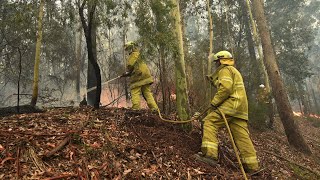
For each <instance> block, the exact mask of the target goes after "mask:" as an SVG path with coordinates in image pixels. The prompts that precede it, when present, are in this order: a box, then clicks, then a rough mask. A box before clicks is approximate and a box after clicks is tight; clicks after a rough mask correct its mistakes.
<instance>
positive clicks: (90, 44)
mask: <svg viewBox="0 0 320 180" xmlns="http://www.w3.org/2000/svg"><path fill="white" fill-rule="evenodd" d="M86 4H87V0H84V1H83V2H82V4H81V5H80V4H78V6H79V15H80V19H81V23H82V27H83V31H84V35H85V37H86V43H87V49H88V60H89V63H88V82H87V88H88V89H89V85H90V88H92V87H94V86H92V85H93V84H94V83H95V84H96V88H95V89H93V90H92V91H88V92H87V96H88V98H87V100H88V104H89V105H92V104H93V106H94V108H99V106H100V98H101V71H100V67H99V65H98V62H97V52H96V44H95V42H96V41H95V38H96V34H95V31H96V29H95V28H96V27H94V26H96V25H95V24H94V21H95V17H94V14H95V10H96V5H97V1H96V0H94V1H89V2H88V5H87V6H88V18H87V21H88V22H86V20H85V17H84V12H83V11H84V6H85V5H86ZM91 67H92V68H93V70H94V76H95V77H92V74H91V73H89V72H90V68H91ZM92 96H93V97H95V99H94V102H93V103H92V101H90V102H89V97H92ZM90 103H91V104H90Z"/></svg>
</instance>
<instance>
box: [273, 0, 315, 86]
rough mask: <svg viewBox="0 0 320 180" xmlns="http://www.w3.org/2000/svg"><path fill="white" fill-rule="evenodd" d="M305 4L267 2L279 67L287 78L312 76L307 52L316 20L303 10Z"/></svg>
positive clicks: (301, 78)
mask: <svg viewBox="0 0 320 180" xmlns="http://www.w3.org/2000/svg"><path fill="white" fill-rule="evenodd" d="M305 7H306V2H305V1H304V0H294V2H293V1H274V0H268V1H267V12H268V13H269V16H268V17H269V22H270V25H271V30H272V36H273V43H274V45H275V49H276V54H277V60H278V62H279V68H280V69H281V72H282V73H283V74H284V76H285V78H286V79H292V80H293V81H298V82H299V83H302V82H303V80H304V79H305V78H307V77H310V76H311V75H312V73H311V70H310V66H309V60H308V56H307V55H308V48H309V46H310V45H311V44H312V42H313V39H314V36H315V34H314V26H313V25H312V24H313V22H314V21H315V19H314V18H313V17H310V16H308V15H307V14H305V13H303V11H304V8H305ZM283 14H285V16H284V15H283Z"/></svg>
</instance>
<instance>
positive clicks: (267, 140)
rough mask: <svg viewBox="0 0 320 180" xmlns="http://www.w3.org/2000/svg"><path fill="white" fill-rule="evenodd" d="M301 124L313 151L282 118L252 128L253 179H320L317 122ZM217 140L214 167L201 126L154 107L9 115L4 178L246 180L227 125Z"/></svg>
mask: <svg viewBox="0 0 320 180" xmlns="http://www.w3.org/2000/svg"><path fill="white" fill-rule="evenodd" d="M319 121H320V120H319ZM297 122H298V123H299V125H300V127H301V130H302V132H303V134H304V135H305V137H306V139H307V141H308V143H309V145H310V146H311V148H312V150H313V152H314V154H313V155H312V156H305V155H303V154H301V153H299V152H297V151H295V150H294V149H293V148H290V147H289V146H288V143H287V141H286V137H285V135H284V134H283V129H282V127H281V124H280V123H279V122H277V125H276V127H279V128H276V129H275V130H274V131H265V132H258V131H255V130H254V129H251V137H252V139H253V142H254V144H255V146H256V149H257V152H258V156H259V159H260V161H261V164H262V168H263V170H262V171H261V172H260V173H259V174H257V175H255V176H250V175H248V176H249V178H250V179H288V178H292V179H317V176H316V175H315V174H316V173H318V172H320V166H319V163H320V158H319V154H320V143H319V141H318V140H319V137H320V132H319V128H316V127H314V126H313V125H312V123H311V122H310V121H307V120H305V119H302V118H300V119H299V120H298V121H297ZM219 138H220V140H221V146H220V150H221V151H220V152H221V153H220V164H219V166H217V167H210V166H208V165H206V164H203V163H201V162H197V161H195V160H194V158H193V157H192V155H193V154H195V153H196V152H198V151H199V150H200V144H201V133H200V129H197V128H195V129H194V130H193V131H192V132H184V131H183V130H182V129H181V127H180V125H174V124H170V123H166V122H163V121H161V120H160V119H159V118H158V116H156V115H153V114H151V113H149V112H148V111H140V112H136V111H131V110H128V109H115V108H106V107H102V108H101V109H99V110H97V111H93V110H92V109H91V108H87V107H83V108H72V107H70V108H54V109H48V110H47V111H46V112H44V113H33V114H19V115H11V116H5V117H1V119H0V179H15V178H17V177H20V178H21V179H242V174H241V171H240V170H239V168H238V164H237V163H236V158H235V156H234V152H233V150H232V147H231V144H230V142H229V139H228V138H227V134H226V132H225V130H222V133H221V134H220V135H219ZM62 142H65V143H64V144H65V145H64V144H63V143H62ZM318 178H319V177H318Z"/></svg>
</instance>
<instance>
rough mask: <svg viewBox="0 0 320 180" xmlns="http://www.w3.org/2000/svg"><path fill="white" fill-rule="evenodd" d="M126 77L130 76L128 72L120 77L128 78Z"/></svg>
mask: <svg viewBox="0 0 320 180" xmlns="http://www.w3.org/2000/svg"><path fill="white" fill-rule="evenodd" d="M128 76H130V72H128V71H126V72H125V73H123V74H122V75H121V77H128Z"/></svg>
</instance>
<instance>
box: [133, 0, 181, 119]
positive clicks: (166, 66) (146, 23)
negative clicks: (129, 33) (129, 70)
mask: <svg viewBox="0 0 320 180" xmlns="http://www.w3.org/2000/svg"><path fill="white" fill-rule="evenodd" d="M171 9H172V3H171V1H169V0H166V1H160V0H154V1H140V2H139V3H138V7H137V10H136V19H135V23H136V26H137V27H138V33H139V35H140V39H139V42H141V44H142V49H141V50H142V52H143V54H144V56H148V57H149V58H147V60H149V61H150V60H151V59H155V60H156V61H155V64H157V66H158V69H159V72H160V73H159V74H160V75H159V76H160V83H161V92H162V93H161V94H162V110H163V111H164V112H165V113H168V111H169V109H170V108H169V107H168V105H169V104H170V99H169V98H170V93H171V91H172V89H171V88H172V87H170V84H171V83H170V80H169V77H170V75H171V73H170V72H171V69H170V67H172V65H173V63H172V61H170V59H169V58H171V57H172V55H173V51H174V49H175V46H176V45H175V42H174V41H175V39H174V36H173V34H172V28H173V19H172V17H171V15H170V12H171Z"/></svg>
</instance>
